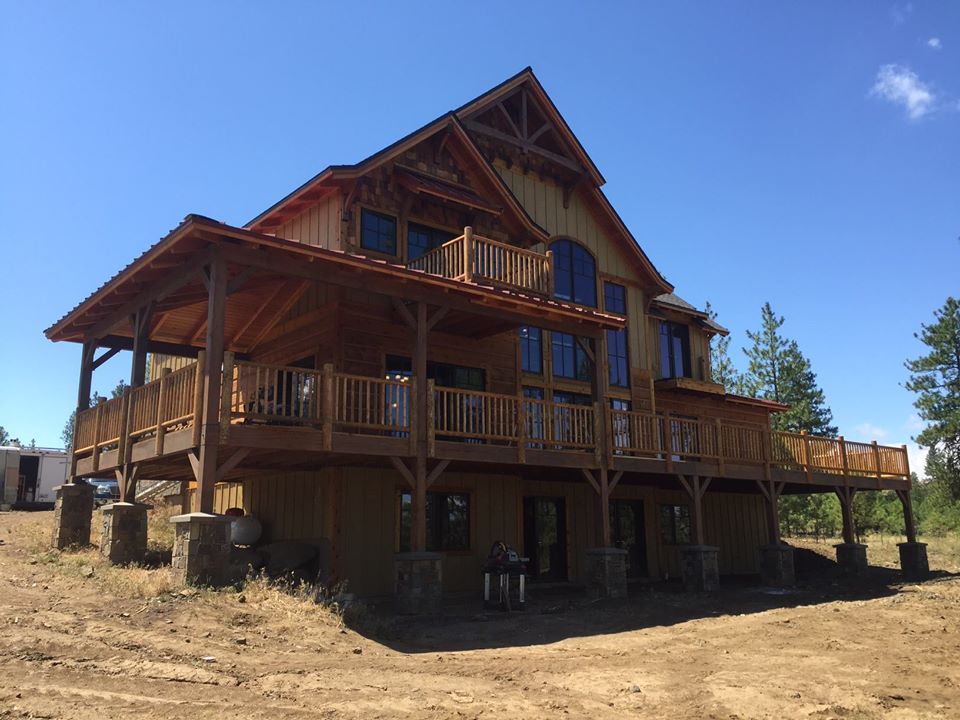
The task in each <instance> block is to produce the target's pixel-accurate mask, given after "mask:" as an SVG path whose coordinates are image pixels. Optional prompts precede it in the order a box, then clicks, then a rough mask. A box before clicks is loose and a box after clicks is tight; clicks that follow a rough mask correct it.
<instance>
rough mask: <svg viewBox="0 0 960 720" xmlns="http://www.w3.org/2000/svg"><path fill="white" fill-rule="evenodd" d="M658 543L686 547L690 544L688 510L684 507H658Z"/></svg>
mask: <svg viewBox="0 0 960 720" xmlns="http://www.w3.org/2000/svg"><path fill="white" fill-rule="evenodd" d="M660 542H662V543H663V544H664V545H687V544H689V542H690V508H689V507H687V506H686V505H661V506H660Z"/></svg>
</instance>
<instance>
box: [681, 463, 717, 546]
mask: <svg viewBox="0 0 960 720" xmlns="http://www.w3.org/2000/svg"><path fill="white" fill-rule="evenodd" d="M677 479H678V480H679V481H680V484H681V485H682V486H683V489H684V490H686V491H687V495H689V496H690V500H691V502H692V504H693V517H692V518H691V522H692V524H693V536H694V544H695V545H704V544H705V543H704V532H703V496H704V495H706V493H707V488H708V487H710V481H711V480H712V478H704V479H701V478H700V476H699V475H693V476H691V477H690V479H689V480H688V479H687V478H686V477H684V476H683V475H677Z"/></svg>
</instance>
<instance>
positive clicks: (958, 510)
mask: <svg viewBox="0 0 960 720" xmlns="http://www.w3.org/2000/svg"><path fill="white" fill-rule="evenodd" d="M707 312H708V313H709V314H710V317H711V319H714V320H715V319H716V317H717V316H716V313H715V312H714V311H713V309H712V308H711V307H710V304H709V303H707ZM783 325H784V318H783V316H778V315H777V314H776V313H775V312H774V311H773V308H772V307H771V306H770V303H765V304H764V306H763V307H762V308H761V311H760V327H759V328H758V329H757V330H755V331H750V330H748V331H747V333H746V336H747V340H748V342H747V344H746V345H745V346H744V347H743V348H742V352H743V354H744V356H745V358H746V360H747V366H746V369H745V370H743V371H741V370H740V369H739V368H738V366H737V363H736V362H734V359H733V357H732V356H731V351H730V344H731V337H730V336H727V337H722V336H717V337H716V338H714V341H713V342H712V343H711V347H710V360H711V368H712V374H713V380H714V382H718V383H721V384H722V385H723V386H724V387H725V388H726V389H727V391H728V392H732V393H735V394H738V395H747V396H751V397H757V398H763V399H765V400H773V401H775V402H779V403H784V404H786V405H789V406H790V410H789V411H787V412H783V413H777V414H775V415H774V416H773V417H772V419H771V425H772V427H773V429H775V430H785V431H789V432H808V433H810V434H811V435H828V436H833V435H836V434H837V428H836V426H835V425H834V424H833V412H832V411H831V409H830V406H829V405H828V404H827V400H826V396H825V395H824V392H823V389H822V388H821V387H820V386H819V384H818V383H817V376H816V373H814V371H813V368H812V366H811V363H810V360H809V359H808V358H807V357H806V356H805V355H804V354H803V352H802V351H801V350H800V346H799V344H798V343H797V341H796V340H793V339H790V338H788V337H786V336H785V335H784V334H783V333H782V330H781V328H782V327H783ZM915 337H917V338H918V339H919V340H920V341H921V342H922V343H923V344H924V346H925V350H926V354H924V355H922V356H921V357H919V358H916V359H912V360H907V361H906V362H905V366H906V369H907V370H908V372H909V378H908V380H907V381H906V383H905V387H906V388H907V389H908V390H910V391H911V392H913V393H915V394H916V399H915V401H914V405H915V407H916V409H917V413H918V415H919V416H920V419H921V420H922V421H923V422H924V424H925V425H924V429H923V430H922V431H921V432H920V433H919V434H918V435H917V437H916V438H915V440H916V442H917V443H918V444H919V445H920V446H921V447H924V448H928V454H927V461H926V467H925V468H924V475H925V477H924V478H923V479H920V478H918V477H917V475H916V473H913V474H912V475H911V477H912V479H913V490H912V493H911V495H912V501H913V509H914V514H915V516H916V520H917V526H918V528H919V530H920V531H921V532H926V533H931V534H943V533H946V532H956V531H958V530H960V302H958V301H957V300H956V299H954V298H952V297H950V298H947V301H946V303H945V304H944V305H943V307H941V308H939V309H937V310H936V311H935V312H934V322H932V323H930V324H921V326H920V331H919V332H918V333H915ZM853 513H854V521H855V523H856V526H857V533H858V535H861V536H862V535H864V534H868V533H876V534H890V535H899V534H902V533H903V530H904V520H903V510H902V506H901V504H900V501H899V500H898V499H897V497H896V495H895V494H894V493H893V492H861V493H857V495H856V496H855V500H854V506H853ZM780 523H781V527H782V529H783V532H784V534H786V535H813V536H817V537H832V536H836V535H838V534H839V532H840V529H841V528H842V524H843V523H842V520H841V515H840V502H839V500H838V499H837V497H836V496H835V495H834V494H833V493H814V494H804V495H785V496H783V498H781V502H780Z"/></svg>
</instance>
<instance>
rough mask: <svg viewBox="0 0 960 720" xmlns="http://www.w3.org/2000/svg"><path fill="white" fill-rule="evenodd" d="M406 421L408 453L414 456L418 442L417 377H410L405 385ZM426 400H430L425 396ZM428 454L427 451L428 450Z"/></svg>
mask: <svg viewBox="0 0 960 720" xmlns="http://www.w3.org/2000/svg"><path fill="white" fill-rule="evenodd" d="M407 393H408V395H407V400H406V402H407V409H408V411H409V412H408V415H407V422H408V423H409V426H410V450H409V453H410V455H411V456H416V454H417V445H418V444H419V442H420V414H419V413H418V412H417V403H416V399H417V397H418V395H417V379H416V378H410V382H409V384H408V385H407ZM427 402H430V399H429V398H427ZM428 454H429V451H428Z"/></svg>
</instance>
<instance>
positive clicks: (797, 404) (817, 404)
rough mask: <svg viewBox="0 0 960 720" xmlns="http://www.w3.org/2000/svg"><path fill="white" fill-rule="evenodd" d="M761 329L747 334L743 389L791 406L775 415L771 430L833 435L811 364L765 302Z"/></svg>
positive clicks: (832, 426)
mask: <svg viewBox="0 0 960 720" xmlns="http://www.w3.org/2000/svg"><path fill="white" fill-rule="evenodd" d="M761 317H762V327H761V328H760V330H758V331H757V332H751V331H749V330H748V331H747V337H748V338H749V339H750V340H751V341H752V343H753V344H752V345H751V346H750V347H747V348H744V349H743V351H744V353H746V355H747V357H748V358H749V359H750V365H749V367H748V369H747V372H746V374H745V376H744V386H745V389H746V390H747V392H748V393H750V394H751V395H753V396H754V397H759V398H763V399H765V400H773V401H774V402H779V403H784V404H786V405H789V406H790V410H788V411H787V412H784V413H779V414H778V415H776V416H774V418H773V421H772V424H773V427H774V429H777V430H789V431H792V432H801V431H807V432H809V433H811V434H815V435H836V434H837V428H836V426H834V425H832V424H831V423H832V421H833V412H832V411H831V410H830V408H829V406H828V405H827V401H826V398H825V396H824V394H823V390H822V389H821V388H820V387H819V386H818V385H817V376H816V373H814V372H813V369H812V368H811V365H810V361H809V360H808V359H807V358H806V357H805V356H804V355H803V353H802V352H800V347H799V345H797V342H796V341H795V340H789V339H787V338H785V337H783V336H782V335H781V334H780V328H781V327H782V326H783V322H784V320H783V317H777V316H776V314H774V312H773V308H771V307H770V303H765V304H764V306H763V308H762V310H761Z"/></svg>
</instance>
